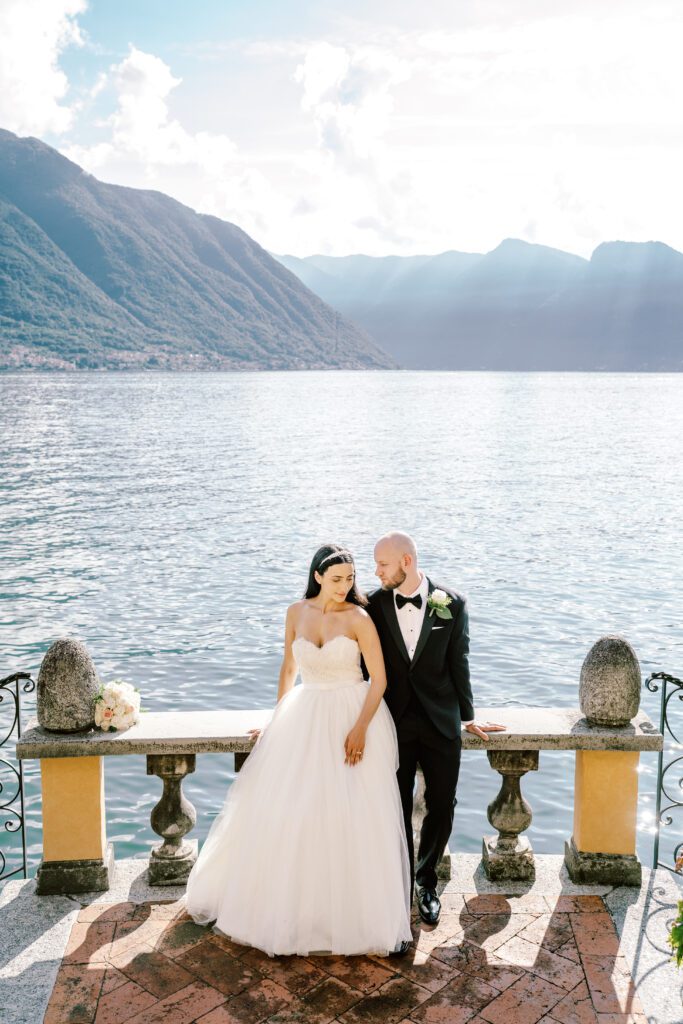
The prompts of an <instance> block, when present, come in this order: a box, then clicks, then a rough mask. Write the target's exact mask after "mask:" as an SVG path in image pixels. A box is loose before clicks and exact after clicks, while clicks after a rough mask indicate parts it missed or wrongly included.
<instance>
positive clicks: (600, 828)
mask: <svg viewBox="0 0 683 1024" xmlns="http://www.w3.org/2000/svg"><path fill="white" fill-rule="evenodd" d="M639 757H640V754H639V753H638V751H630V750H626V751H624V750H577V752H576V768H575V775H574V831H573V835H572V839H571V843H569V844H567V847H566V851H565V862H566V864H567V869H568V871H569V874H570V876H571V878H572V879H573V880H574V881H575V882H585V883H588V882H601V883H602V882H604V883H607V884H611V885H640V881H641V874H642V872H641V865H640V862H639V861H638V858H637V856H636V819H637V813H638V760H639Z"/></svg>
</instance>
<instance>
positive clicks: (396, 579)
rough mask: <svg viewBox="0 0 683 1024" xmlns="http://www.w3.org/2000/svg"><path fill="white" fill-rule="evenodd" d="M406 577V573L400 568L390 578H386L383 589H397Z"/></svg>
mask: <svg viewBox="0 0 683 1024" xmlns="http://www.w3.org/2000/svg"><path fill="white" fill-rule="evenodd" d="M405 578H406V574H405V573H404V571H403V569H399V570H398V572H397V573H396V575H395V576H392V577H391V579H390V580H385V581H384V583H383V584H382V590H396V587H400V586H401V584H402V583H403V581H404V579H405Z"/></svg>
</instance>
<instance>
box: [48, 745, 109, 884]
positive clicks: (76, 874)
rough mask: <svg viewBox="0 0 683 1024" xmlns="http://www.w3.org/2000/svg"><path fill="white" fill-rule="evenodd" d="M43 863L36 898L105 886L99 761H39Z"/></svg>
mask: <svg viewBox="0 0 683 1024" xmlns="http://www.w3.org/2000/svg"><path fill="white" fill-rule="evenodd" d="M40 778H41V789H42V796H43V860H42V862H41V864H40V866H39V868H38V872H37V874H36V891H37V892H38V893H39V894H48V893H58V892H59V893H71V892H86V891H89V890H99V891H102V890H104V889H108V888H109V882H110V872H111V871H112V869H113V858H114V854H113V847H112V845H111V843H110V844H107V835H106V817H105V802H104V759H103V758H102V757H44V758H41V759H40Z"/></svg>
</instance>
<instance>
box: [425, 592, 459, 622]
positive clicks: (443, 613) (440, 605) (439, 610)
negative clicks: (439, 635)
mask: <svg viewBox="0 0 683 1024" xmlns="http://www.w3.org/2000/svg"><path fill="white" fill-rule="evenodd" d="M452 601H453V598H452V597H449V596H448V594H447V593H446V591H445V590H439V588H438V587H437V588H436V590H432V592H431V594H430V595H429V597H428V598H427V607H428V608H429V614H430V615H433V614H434V612H436V614H437V616H438V617H439V618H440V619H452V618H453V616H452V615H451V613H450V612H449V610H448V605H449V604H451V603H452Z"/></svg>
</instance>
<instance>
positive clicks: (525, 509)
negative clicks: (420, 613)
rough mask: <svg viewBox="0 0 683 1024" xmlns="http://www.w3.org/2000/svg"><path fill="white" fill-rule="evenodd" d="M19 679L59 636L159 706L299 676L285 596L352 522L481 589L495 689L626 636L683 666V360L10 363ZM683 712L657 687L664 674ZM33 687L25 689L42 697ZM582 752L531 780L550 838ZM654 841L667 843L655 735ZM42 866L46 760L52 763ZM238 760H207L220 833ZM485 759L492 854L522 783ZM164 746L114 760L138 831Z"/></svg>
mask: <svg viewBox="0 0 683 1024" xmlns="http://www.w3.org/2000/svg"><path fill="white" fill-rule="evenodd" d="M0 410H1V412H0V417H1V419H0V427H1V430H2V445H1V447H0V501H1V504H0V556H1V559H2V587H1V592H2V593H1V601H2V605H1V608H0V612H1V616H0V618H1V625H0V630H1V632H0V637H1V644H0V654H1V659H0V677H1V676H5V675H9V674H10V673H11V672H15V671H20V670H25V671H31V672H32V673H33V674H34V678H37V672H38V668H39V666H40V661H41V658H42V656H43V654H44V652H45V650H46V649H47V647H48V646H49V644H50V643H51V642H52V641H53V640H55V639H56V638H57V637H60V636H66V635H70V636H74V637H78V638H80V639H81V640H83V641H84V642H85V643H86V645H87V646H88V648H89V650H90V652H91V653H92V656H93V658H94V661H95V664H96V666H97V668H98V671H99V673H100V675H101V677H102V678H104V679H105V680H106V679H113V678H122V679H126V680H128V681H130V682H132V683H133V684H134V685H136V686H138V687H140V689H141V691H142V696H143V707H146V708H148V709H149V710H159V711H160V710H169V709H180V710H193V709H200V708H207V707H212V706H214V707H224V708H245V707H246V708H248V707H254V708H264V707H270V706H272V705H273V703H274V701H275V696H276V691H277V676H278V670H279V664H280V657H281V650H282V633H283V621H284V611H285V607H286V605H287V604H288V603H290V602H291V601H292V600H295V599H297V598H298V597H300V596H301V595H302V591H303V588H304V586H305V580H306V575H307V570H308V565H309V562H310V559H311V556H312V554H313V552H314V551H315V549H316V548H317V547H318V546H319V544H321V543H323V542H325V541H328V540H332V541H336V542H341V543H343V544H345V545H347V546H348V547H349V548H351V550H352V551H353V552H354V553H355V555H356V559H357V569H358V575H359V582H360V583H361V585H362V586H363V587H364V588H366V589H367V588H371V587H373V586H374V584H375V579H374V576H373V568H374V563H373V561H372V549H373V545H374V542H375V540H376V538H377V537H378V536H380V535H381V534H382V533H384V532H385V531H387V530H389V529H392V528H400V529H404V530H407V531H409V532H410V533H412V534H413V535H414V536H415V538H416V540H417V542H418V548H419V554H420V562H421V565H422V567H423V568H424V569H425V570H426V572H427V573H428V574H430V575H432V576H433V577H434V578H435V579H436V580H437V581H439V582H443V583H445V584H447V585H450V586H452V587H455V588H456V589H459V590H461V591H463V592H464V593H465V594H466V595H467V597H468V602H469V609H470V623H471V638H472V639H471V666H472V680H473V688H474V694H475V698H476V702H477V704H479V705H482V706H483V705H497V704H504V703H506V702H517V703H521V704H529V705H534V704H535V705H576V704H577V703H578V680H579V672H580V668H581V663H582V661H583V659H584V657H585V655H586V652H587V651H588V649H589V647H590V646H591V644H592V643H593V642H594V641H595V640H596V639H597V638H598V637H599V636H601V635H602V634H604V633H608V632H618V633H620V634H622V635H624V636H626V637H627V638H628V639H629V640H630V641H631V643H632V644H633V645H634V647H635V649H636V651H637V653H638V655H639V658H640V661H641V666H642V669H643V676H644V677H645V675H646V674H649V673H650V672H652V671H656V670H666V671H669V672H672V673H674V674H675V675H679V676H680V675H682V674H683V630H682V628H681V585H682V579H683V532H682V531H681V528H680V522H681V511H682V509H683V471H682V466H681V451H682V449H683V376H682V375H675V374H670V375H659V374H580V373H576V374H571V373H557V374H555V373H413V372H410V373H407V372H381V373H362V372H356V373H353V372H340V373H322V372H321V373H313V372H311V373H262V374H230V373H207V374H183V373H178V374H166V373H158V374H155V373H148V374H137V373H132V374H128V373H90V374H85V373H84V374H76V373H65V374H18V373H8V374H3V375H1V376H0ZM643 707H644V708H645V710H647V711H648V712H649V714H650V715H651V716H652V717H653V718H655V720H658V710H659V705H658V697H657V696H654V695H651V694H649V693H647V692H644V693H643ZM33 713H34V703H31V700H26V699H25V701H24V714H23V718H24V722H26V720H27V719H28V717H29V716H30V715H32V714H33ZM573 761H574V758H573V754H571V753H543V752H542V753H541V755H540V770H539V772H538V773H533V774H531V775H527V776H525V778H524V780H523V784H522V786H523V792H524V794H525V796H526V798H527V799H528V800H529V802H530V804H531V807H532V809H533V813H534V820H533V824H532V827H531V829H530V831H529V836H530V839H531V841H532V844H533V846H534V849H535V850H536V851H538V852H552V853H561V852H562V849H563V842H564V839H565V838H566V837H567V836H569V835H570V833H571V816H572V802H573V801H572V793H573ZM642 766H643V767H642V775H641V800H640V840H639V853H640V856H641V858H642V859H643V861H644V862H645V863H647V864H649V863H650V862H651V857H652V825H653V820H654V814H653V811H654V780H655V775H654V770H655V755H645V756H643V757H642ZM26 771H27V778H26V793H27V802H28V844H29V859H30V864H31V870H32V871H33V870H35V867H36V866H37V864H38V862H39V859H40V849H41V848H40V780H39V775H38V771H37V764H36V763H35V762H28V763H27V766H26ZM232 779H233V758H232V755H228V754H225V755H206V756H203V757H201V756H200V757H199V758H198V759H197V771H196V773H195V774H194V775H192V776H190V777H189V778H188V779H187V780H186V782H185V784H184V791H185V792H186V794H187V796H188V797H189V798H190V799H191V800H192V802H193V803H194V804H195V806H196V808H197V813H198V822H197V827H196V831H195V832H194V835H196V836H198V837H199V839H200V841H201V840H202V839H203V837H204V836H205V835H206V831H207V829H208V826H209V824H210V821H211V819H212V816H213V815H214V814H215V813H216V812H217V810H218V808H219V806H220V805H221V803H222V801H223V798H224V796H225V792H226V788H227V786H228V785H229V784H230V782H231V781H232ZM499 781H500V777H499V776H498V775H497V774H495V773H494V772H492V771H491V769H490V768H489V765H488V762H487V760H486V757H485V755H484V754H483V753H467V754H465V756H464V757H463V765H462V772H461V781H460V785H459V789H458V801H459V802H458V807H457V809H456V819H455V828H454V832H453V837H452V843H451V846H452V848H453V849H455V850H456V851H467V852H476V851H478V850H479V849H480V844H481V836H482V835H483V834H484V833H489V832H490V831H491V829H490V826H489V824H488V822H487V820H486V806H487V803H488V802H489V801H490V800H491V799H492V798H493V796H494V795H495V793H496V792H497V790H498V787H499ZM160 790H161V783H160V781H159V780H158V779H157V778H155V777H148V776H147V775H146V774H145V759H144V758H143V757H122V758H115V759H113V758H112V759H108V760H107V761H106V797H107V822H108V826H107V827H108V836H109V838H110V839H112V840H113V841H114V842H115V844H116V853H117V856H119V857H123V856H145V855H147V853H148V851H149V846H150V845H151V844H152V843H155V842H157V841H158V837H157V836H155V834H154V833H153V832H152V830H151V828H150V825H149V815H150V812H151V809H152V807H153V806H154V804H155V803H156V801H157V799H158V796H159V793H160Z"/></svg>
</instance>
